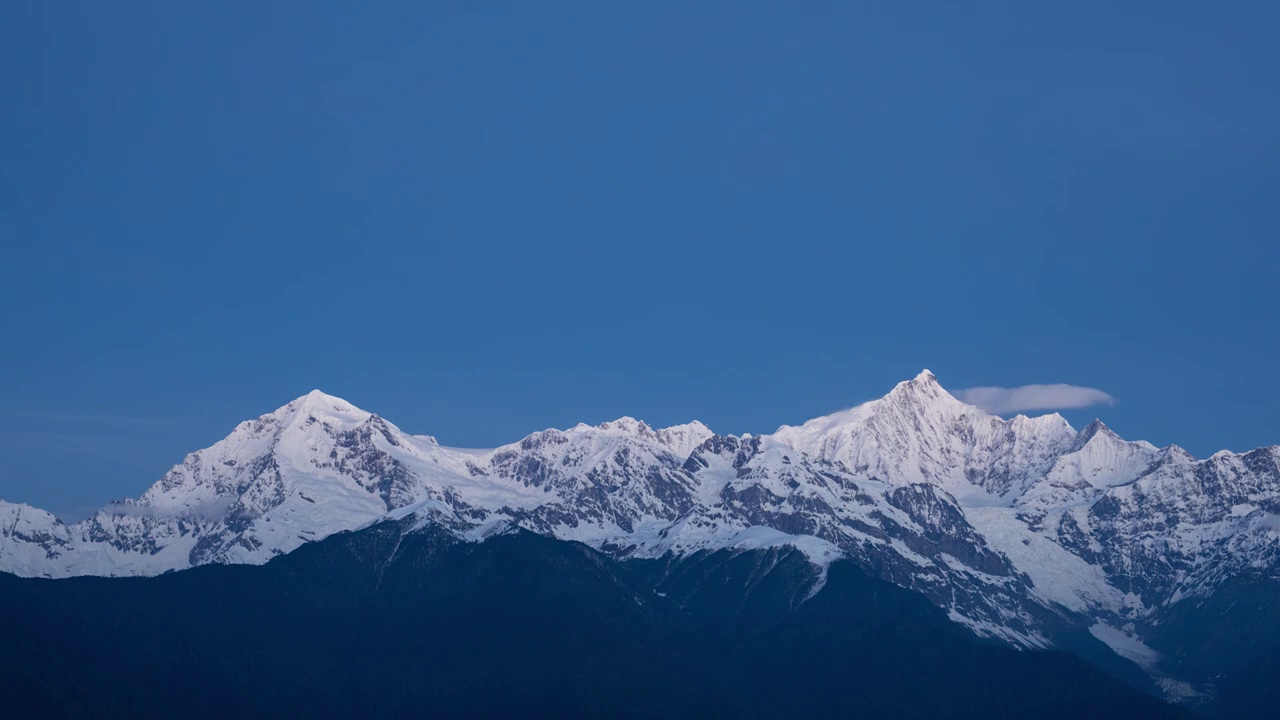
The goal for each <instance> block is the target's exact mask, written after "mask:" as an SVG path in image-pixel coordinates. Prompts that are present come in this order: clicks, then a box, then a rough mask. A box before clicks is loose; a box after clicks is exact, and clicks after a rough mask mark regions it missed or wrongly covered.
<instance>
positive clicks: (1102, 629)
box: [1089, 622, 1160, 668]
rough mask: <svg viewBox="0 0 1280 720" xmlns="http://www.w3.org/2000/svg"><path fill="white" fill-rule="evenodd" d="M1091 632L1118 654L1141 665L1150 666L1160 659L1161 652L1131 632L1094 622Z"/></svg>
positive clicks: (1090, 628)
mask: <svg viewBox="0 0 1280 720" xmlns="http://www.w3.org/2000/svg"><path fill="white" fill-rule="evenodd" d="M1089 633H1090V634H1092V635H1093V636H1094V637H1096V638H1098V639H1099V640H1101V641H1102V642H1104V643H1106V644H1107V646H1108V647H1110V648H1111V649H1112V650H1114V651H1115V653H1116V654H1117V655H1119V656H1120V657H1122V658H1127V659H1129V660H1132V661H1133V662H1135V663H1137V664H1138V666H1139V667H1143V668H1150V667H1152V666H1154V665H1155V664H1156V663H1157V662H1159V661H1160V653H1158V652H1156V651H1155V650H1152V649H1151V648H1149V647H1147V646H1146V644H1144V643H1143V642H1142V641H1141V640H1139V639H1138V638H1136V637H1134V636H1133V635H1131V634H1130V633H1127V632H1124V631H1123V630H1117V629H1116V628H1113V627H1111V626H1110V625H1107V624H1106V623H1100V622H1099V623H1094V624H1093V625H1091V626H1090V627H1089Z"/></svg>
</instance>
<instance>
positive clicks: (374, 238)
mask: <svg viewBox="0 0 1280 720" xmlns="http://www.w3.org/2000/svg"><path fill="white" fill-rule="evenodd" d="M206 5H209V7H195V6H194V5H193V4H191V3H162V2H154V3H145V2H131V3H74V2H73V3H35V2H18V3H7V4H5V5H4V7H3V8H2V9H0V61H2V62H0V77H2V79H3V86H4V88H5V93H4V94H5V103H4V112H3V113H0V123H2V124H3V125H2V127H0V130H3V133H2V134H0V144H2V147H0V150H2V151H3V156H4V158H5V160H4V162H3V163H0V183H3V185H2V186H0V238H3V248H4V260H3V263H0V301H2V302H0V336H2V337H4V338H5V341H4V345H5V351H4V352H3V353H2V354H0V497H3V498H5V499H7V500H12V501H25V502H31V503H33V504H36V505H41V506H45V507H48V508H49V509H51V510H54V511H55V512H60V513H64V514H68V515H73V514H76V513H79V512H83V511H84V509H85V508H87V507H90V506H95V505H98V504H101V503H103V502H105V501H107V500H109V499H112V498H118V497H122V496H126V495H136V494H138V493H139V492H141V491H142V490H143V489H145V487H147V486H148V485H149V484H150V483H151V482H153V481H154V480H156V479H157V478H158V477H159V476H160V475H161V474H162V473H163V472H164V471H165V469H167V468H168V466H169V465H171V464H173V463H175V462H178V461H180V460H181V458H182V456H183V454H184V453H186V452H188V451H191V450H194V449H197V448H200V447H204V446H206V445H208V444H210V443H212V442H213V441H215V440H217V439H219V438H220V437H222V436H223V435H225V434H226V433H227V432H228V431H229V430H230V429H231V428H232V427H233V426H234V425H235V423H236V422H238V421H240V420H242V419H245V418H248V417H253V416H256V415H258V414H261V413H263V412H268V411H270V410H272V409H274V408H275V407H277V406H279V405H282V404H284V403H285V402H287V401H288V400H290V399H292V398H293V397H295V396H298V395H301V394H303V393H305V392H306V391H308V390H310V389H312V388H314V387H319V388H321V389H324V390H325V391H326V392H329V393H331V394H335V395H339V396H343V397H345V398H347V399H348V400H350V401H352V402H354V403H356V404H358V405H360V406H362V407H365V408H367V409H371V410H375V411H377V412H379V413H381V414H382V415H384V416H385V417H387V418H389V419H391V420H393V421H394V422H396V423H397V424H399V425H400V426H401V427H403V428H404V429H406V430H408V431H411V432H421V433H432V434H436V435H438V436H439V437H440V439H441V440H442V441H443V442H445V443H447V444H454V445H479V446H485V445H494V444H498V443H502V442H506V441H511V440H514V439H517V438H519V437H521V436H523V435H524V434H526V433H528V432H530V431H533V430H537V429H540V428H544V427H548V426H567V425H572V424H574V423H576V422H578V421H591V422H598V421H602V420H605V419H609V418H612V417H616V416H619V415H623V414H628V415H633V416H637V417H641V418H644V419H646V420H648V421H649V422H651V423H653V424H657V425H660V424H669V423H675V422H682V421H686V420H688V419H690V418H695V417H696V418H699V419H701V420H703V421H705V422H707V423H708V424H709V425H711V426H712V427H713V428H715V429H717V430H719V431H721V432H735V433H738V432H747V431H750V432H762V431H770V430H772V429H774V428H776V427H777V426H778V425H779V424H781V423H784V422H798V421H801V420H804V419H806V418H808V417H811V416H814V415H817V414H822V413H825V412H828V411H831V410H835V409H838V408H841V407H845V406H849V405H852V404H855V403H857V402H859V401H862V400H865V399H868V398H870V397H873V396H877V395H879V394H882V393H883V392H884V391H886V390H887V389H889V388H890V387H892V385H893V384H894V383H895V382H897V381H899V380H902V379H906V378H909V377H911V376H913V375H914V374H915V373H916V372H918V371H919V370H920V369H921V368H924V367H928V368H930V369H932V370H933V371H934V372H935V373H937V375H938V377H939V379H940V380H941V381H942V383H943V384H944V385H946V386H947V387H950V388H965V387H969V386H979V385H982V386H987V385H994V386H1006V387H1007V386H1017V385H1024V384H1029V383H1071V384H1077V385H1082V386H1088V387H1092V388H1098V389H1100V390H1102V391H1105V392H1106V393H1109V394H1110V395H1112V396H1114V398H1115V399H1116V400H1117V402H1116V403H1115V404H1114V405H1103V406H1099V407H1097V408H1091V409H1088V410H1076V411H1070V412H1067V413H1065V414H1066V415H1067V416H1068V418H1069V419H1071V420H1072V421H1073V422H1074V423H1076V424H1077V425H1080V424H1083V423H1084V422H1087V421H1088V420H1089V419H1091V417H1092V416H1093V415H1095V414H1096V415H1100V416H1101V417H1102V418H1103V419H1104V420H1105V421H1106V422H1107V423H1108V424H1109V425H1111V426H1112V427H1113V428H1115V429H1116V430H1117V431H1118V432H1120V433H1121V434H1122V435H1125V436H1127V437H1131V438H1145V439H1148V440H1151V441H1153V442H1156V443H1158V444H1167V443H1170V442H1177V443H1178V444H1180V445H1183V446H1184V447H1187V448H1188V449H1190V450H1192V451H1193V452H1195V453H1197V454H1201V455H1206V454H1208V453H1211V452H1213V451H1214V450H1216V449H1219V448H1222V447H1227V448H1232V449H1247V448H1250V447H1253V446H1257V445H1263V444H1273V443H1277V442H1280V380H1278V379H1277V374H1276V372H1275V369H1276V359H1277V358H1278V357H1280V333H1278V332H1277V323H1276V317H1277V314H1278V310H1280V289H1277V280H1278V279H1280V249H1277V247H1276V239H1277V236H1278V234H1280V233H1278V232H1277V231H1278V230H1280V215H1278V214H1277V210H1276V208H1277V205H1276V198H1277V197H1278V196H1280V132H1277V130H1276V128H1280V97H1278V94H1277V91H1276V83H1275V77H1276V75H1277V72H1278V71H1280V62H1278V60H1280V57H1278V54H1280V50H1277V46H1276V44H1275V43H1274V36H1273V30H1274V28H1275V27H1276V24H1277V21H1280V11H1278V10H1277V9H1276V6H1275V5H1274V4H1271V3H1248V4H1223V5H1212V4H1204V3H1142V2H1135V3H1122V4H1115V3H1087V2H1086V3H1072V4H1067V3H1060V4H1054V5H1062V6H1063V7H1055V8H1045V7H1042V6H1043V5H1045V4H1044V3H1024V4H1016V5H1015V4H1010V5H997V4H985V3H981V4H978V5H977V6H976V9H974V8H964V9H960V8H957V7H955V6H954V4H952V3H936V4H915V3H882V4H878V5H884V6H886V7H880V8H870V7H862V6H865V5H870V4H867V3H856V4H855V3H807V4H804V5H803V7H801V6H796V5H790V6H786V5H782V4H778V3H754V2H745V3H732V4H729V3H723V4H699V3H671V4H652V3H626V4H624V3H537V4H534V3H512V4H506V3H504V4H489V3H443V2H442V3H403V4H397V3H387V4H379V7H378V8H376V9H371V8H369V7H367V5H366V4H356V3H351V4H349V5H345V6H340V5H339V4H336V3H334V4H330V3H326V4H324V5H325V6H326V7H325V9H323V10H321V9H318V8H317V7H314V4H311V3H305V4H304V3H267V4H263V3H243V2H228V3H210V4H206ZM1068 5H1069V7H1068ZM215 6H216V7H215ZM851 6H857V7H851Z"/></svg>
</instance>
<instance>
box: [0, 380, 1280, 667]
mask: <svg viewBox="0 0 1280 720" xmlns="http://www.w3.org/2000/svg"><path fill="white" fill-rule="evenodd" d="M386 518H393V519H400V520H402V521H404V522H409V523H411V524H416V525H418V526H427V525H432V526H436V527H439V528H442V529H444V530H446V531H448V532H450V533H452V534H454V535H456V536H458V537H461V538H465V539H471V540H480V539H483V538H485V537H489V536H491V535H492V534H493V533H494V532H497V531H498V530H500V529H501V528H507V527H521V528H525V529H527V530H531V531H533V532H536V533H540V534H543V535H548V536H553V537H556V538H560V539H564V540H576V541H581V542H584V543H586V544H588V545H590V546H592V547H595V548H597V549H600V550H603V551H605V552H607V553H609V554H611V555H613V556H615V557H617V558H619V559H644V558H663V557H667V558H679V557H688V556H692V555H694V554H696V553H700V552H704V551H717V550H730V551H733V550H735V549H738V550H746V549H759V548H767V547H779V546H785V545H789V546H794V547H796V548H798V549H799V550H801V551H802V552H803V553H804V555H805V556H806V557H807V558H808V559H809V561H810V563H811V564H812V566H813V568H814V573H815V578H814V583H813V587H812V588H808V589H806V590H805V595H806V596H807V595H808V594H810V593H811V592H820V588H821V575H822V568H823V567H825V566H826V565H827V564H828V563H830V562H831V561H832V560H834V559H835V558H837V557H844V558H848V559H849V560H851V561H853V562H855V563H856V564H858V565H859V566H860V567H861V568H862V569H863V571H865V572H867V573H869V574H871V575H873V576H874V577H879V578H881V579H884V580H888V581H891V582H893V583H895V584H897V585H900V586H902V587H906V588H910V589H912V590H915V591H918V592H920V593H922V594H924V595H925V596H926V597H928V598H929V599H930V600H932V601H933V602H934V603H935V604H937V605H938V606H940V607H942V608H943V609H944V610H945V611H947V612H948V613H949V615H950V616H951V618H952V619H953V620H955V621H957V622H959V623H961V624H963V625H965V626H967V627H969V628H971V629H972V630H974V631H975V632H977V633H978V634H979V635H983V636H987V637H991V638H995V639H999V640H1003V641H1005V642H1008V643H1011V644H1014V645H1017V646H1021V647H1048V646H1052V645H1055V644H1058V643H1059V642H1060V639H1061V638H1062V637H1064V633H1067V632H1073V631H1079V630H1081V629H1082V628H1083V629H1088V630H1089V631H1091V632H1092V633H1093V634H1094V635H1095V636H1096V637H1098V638H1099V639H1100V640H1102V641H1104V642H1106V643H1107V644H1108V645H1110V646H1111V647H1112V648H1114V649H1115V650H1116V652H1118V653H1120V654H1121V655H1123V656H1125V657H1127V658H1129V659H1131V660H1133V661H1135V662H1138V663H1139V664H1141V665H1143V666H1144V667H1146V668H1148V669H1149V670H1150V671H1151V672H1152V673H1154V674H1155V675H1157V676H1159V677H1161V678H1162V679H1163V680H1164V681H1166V682H1167V683H1168V687H1169V689H1170V690H1171V692H1194V691H1195V688H1193V687H1191V685H1187V684H1180V683H1179V681H1176V680H1173V679H1171V678H1172V677H1173V676H1176V675H1177V672H1176V670H1177V667H1176V665H1177V663H1176V662H1173V661H1172V660H1171V659H1170V658H1168V657H1164V656H1163V655H1162V652H1161V649H1160V648H1161V647H1165V648H1170V647H1172V645H1171V644H1170V643H1171V641H1170V640H1169V639H1168V638H1167V633H1162V632H1161V631H1159V626H1160V623H1161V619H1162V618H1164V617H1166V616H1167V615H1168V614H1169V613H1170V612H1172V610H1171V608H1175V607H1178V606H1180V605H1183V604H1185V603H1187V602H1189V601H1195V600H1193V599H1197V598H1198V599H1203V598H1205V597H1208V596H1209V595H1211V594H1212V593H1213V592H1214V591H1215V589H1216V588H1218V587H1221V586H1224V584H1229V583H1230V581H1232V579H1233V578H1237V577H1238V576H1241V574H1242V573H1247V574H1248V576H1249V578H1250V587H1258V586H1259V585H1258V583H1259V582H1261V583H1263V584H1264V586H1265V583H1266V582H1274V580H1275V578H1276V577H1277V572H1278V570H1277V568H1278V567H1280V564H1278V560H1280V449H1277V448H1263V449H1259V450H1255V451H1253V452H1249V453H1244V454H1233V453H1225V452H1224V453H1218V454H1216V455H1214V456H1213V457H1211V458H1208V459H1204V460H1200V459H1196V458H1194V457H1192V456H1191V455H1190V454H1188V453H1187V452H1186V451H1184V450H1182V449H1181V448H1178V447H1176V446H1171V447H1168V448H1163V449H1161V448H1156V447H1154V446H1152V445H1150V444H1147V443H1141V442H1129V441H1126V440H1123V439H1122V438H1120V437H1118V436H1117V435H1116V434H1115V433H1114V432H1112V431H1111V430H1110V429H1109V428H1107V427H1106V426H1105V425H1103V424H1102V423H1101V422H1095V423H1092V424H1090V425H1089V426H1088V427H1086V428H1084V429H1082V430H1080V431H1076V430H1074V429H1073V428H1071V426H1070V425H1068V423H1067V422H1066V421H1065V420H1064V419H1063V418H1062V417H1060V416H1058V415H1053V414H1051V415H1045V416H1041V417H1035V418H1028V417H1023V416H1018V417H1015V418H1012V419H1003V418H1000V417H996V416H993V415H989V414H987V413H984V412H982V411H981V410H979V409H977V408H975V407H973V406H970V405H966V404H964V403H962V402H960V401H959V400H957V399H956V398H954V397H952V396H951V395H950V394H949V393H947V392H946V390H944V389H943V388H942V386H941V385H939V383H938V382H937V379H936V378H935V377H934V376H933V375H932V374H931V373H929V372H928V371H925V372H923V373H921V374H920V375H919V376H918V377H916V378H914V379H912V380H910V381H907V382H904V383H900V384H899V385H898V386H897V387H895V388H894V389H893V390H892V391H891V392H890V393H889V394H887V395H886V396H885V397H883V398H880V399H878V400H875V401H872V402H868V403H864V404H862V405H859V406H857V407H854V408H851V409H849V410H844V411H841V412H838V413H834V414H832V415H828V416H824V417H820V418H816V419H814V420H811V421H809V422H806V423H804V424H803V425H799V426H794V427H786V426H784V427H782V428H779V429H778V431H777V432H775V433H773V434H770V435H760V436H753V435H746V436H742V437H736V436H728V435H718V434H715V433H714V432H712V431H711V430H710V429H708V428H707V427H706V426H704V425H702V424H701V423H697V422H694V423H690V424H687V425H681V426H677V427H672V428H661V429H655V428H651V427H649V426H648V425H646V424H645V423H643V422H641V421H638V420H634V419H632V418H621V419H619V420H616V421H613V422H608V423H603V424H601V425H597V426H588V425H578V426H576V427H573V428H569V429H567V430H545V431H542V432H537V433H534V434H532V435H530V436H528V437H526V438H524V439H522V440H520V441H518V442H515V443H512V444H510V445H505V446H503V447H499V448H495V449H487V450H467V449H457V448H448V447H444V446H441V445H440V444H439V443H437V442H436V440H435V439H434V438H432V437H430V436H425V435H410V434H408V433H405V432H403V431H402V430H400V429H399V428H397V427H396V426H395V425H394V424H392V423H391V422H389V421H387V420H385V419H383V418H381V417H379V416H378V415H374V414H371V413H368V412H365V411H363V410H360V409H358V408H356V407H354V406H352V405H351V404H349V403H347V402H345V401H343V400H341V399H339V398H335V397H332V396H329V395H325V394H324V393H321V392H319V391H314V392H312V393H309V394H308V395H306V396H304V397H301V398H298V399H297V400H295V401H293V402H291V403H289V404H288V405H285V406H284V407H282V408H280V409H279V410H277V411H275V412H273V413H270V414H268V415H264V416H262V417H260V418H258V419H256V420H252V421H248V422H244V423H241V424H240V425H239V426H237V427H236V428H235V430H234V431H233V432H232V433H231V434H230V435H228V436H227V437H226V438H225V439H223V440H221V441H220V442H218V443H216V444H215V445H213V446H211V447H209V448H206V449H204V450H200V451H198V452H195V453H192V454H191V455H189V456H187V458H185V459H184V461H183V462H182V463H181V464H179V465H177V466H175V467H174V468H173V469H172V470H170V471H169V472H168V473H166V474H165V476H164V477H163V478H161V479H160V481H159V482H157V483H156V484H155V485H153V486H152V487H151V488H150V489H149V490H147V491H146V492H145V493H144V494H143V495H142V496H141V497H139V498H138V499H137V500H126V501H123V502H120V503H114V504H112V505H109V506H107V507H105V508H103V509H102V510H101V511H99V512H98V513H96V514H95V515H93V516H92V517H90V518H88V519H86V520H84V521H82V522H79V523H75V524H71V525H67V524H64V523H62V522H61V521H59V520H58V519H57V518H55V517H53V516H52V515H50V514H48V513H45V512H42V511H40V510H37V509H34V508H31V507H28V506H24V505H15V504H10V503H0V570H4V571H7V572H11V573H14V574H18V575H23V576H40V577H68V576H74V575H155V574H160V573H164V572H167V571H170V570H181V569H184V568H188V567H192V566H195V565H203V564H209V563H249V564H260V563H264V562H266V561H268V560H270V559H271V558H273V557H275V556H278V555H281V554H284V553H288V552H290V551H292V550H293V549H295V548H297V547H299V546H300V545H302V544H304V543H307V542H311V541H314V540H318V539H321V538H324V537H327V536H329V535H332V534H334V533H336V532H339V531H343V530H350V529H355V528H359V527H363V526H366V525H369V524H371V523H374V522H377V521H379V520H383V519H386ZM1259 578H1261V580H1259ZM1184 607H1185V606H1184ZM1167 652H1173V651H1172V650H1167ZM1166 676H1169V677H1166ZM1192 680H1193V681H1194V682H1195V683H1201V682H1203V681H1204V678H1199V677H1197V678H1193V679H1192Z"/></svg>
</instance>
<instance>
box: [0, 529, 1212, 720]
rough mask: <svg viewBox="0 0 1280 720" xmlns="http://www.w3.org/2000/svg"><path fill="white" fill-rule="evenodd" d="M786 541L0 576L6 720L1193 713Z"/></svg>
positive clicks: (508, 543)
mask: <svg viewBox="0 0 1280 720" xmlns="http://www.w3.org/2000/svg"><path fill="white" fill-rule="evenodd" d="M814 582H815V580H814V576H813V573H812V572H811V568H810V566H808V565H807V563H806V562H805V560H804V558H803V555H801V554H800V553H798V552H796V551H793V550H790V549H774V550H760V551H753V552H746V553H732V552H729V551H720V552H718V553H710V554H702V555H697V556H694V557H692V558H687V559H685V560H682V561H674V560H673V561H666V562H663V561H647V562H626V563H623V562H618V561H616V560H613V559H611V558H609V557H607V556H605V555H603V554H601V553H598V552H596V551H594V550H591V549H590V548H587V547H586V546H583V545H580V544H577V543H570V542H564V541H558V540H553V539H549V538H546V537H541V536H537V535H533V534H531V533H526V532H516V533H513V534H509V535H503V536H500V537H495V538H491V539H489V540H487V541H485V542H482V543H466V542H460V541H458V540H456V539H454V538H451V537H448V536H446V535H444V534H441V533H436V532H432V531H426V532H409V533H406V532H405V527H404V526H402V525H400V524H397V523H394V522H387V523H382V524H380V525H377V526H374V527H371V528H368V529H365V530H362V531H358V532H353V533H344V534H340V535H337V536H334V537H331V538H329V539H327V540H325V541H322V542H318V543H314V544H310V545H307V546H304V547H302V548H300V549H299V550H297V551H295V552H293V553H291V554H289V555H286V556H282V557H280V558H277V559H276V560H273V561H272V562H270V563H268V564H267V565H264V566H206V567H200V568H195V569H192V570H188V571H184V572H179V573H171V574H167V575H163V576H159V577H153V578H117V579H108V578H73V579H68V580H35V579H20V578H17V577H13V576H10V575H0V613H3V617H4V618H5V619H6V623H5V625H6V628H5V630H4V632H3V640H0V690H2V691H3V693H4V698H5V703H6V706H7V707H8V708H9V710H11V711H13V712H9V713H6V714H7V715H8V716H10V717H157V716H164V717H174V716H186V717H247V716H257V717H263V716H282V715H283V716H311V717H316V716H329V717H333V716H364V715H373V714H384V715H390V716H398V717H451V716H457V717H496V716H526V717H527V716H530V715H533V716H559V717H581V716H596V717H748V718H749V717H760V718H786V717H796V718H800V717H806V718H809V717H920V718H936V717H984V718H988V717H1032V716H1034V717H1186V716H1188V715H1187V713H1185V711H1182V710H1179V709H1177V708H1173V707H1171V706H1169V705H1165V704H1163V703H1162V702H1160V701H1159V700H1156V699H1155V698H1153V697H1150V696H1148V695H1145V694H1143V693H1141V692H1139V691H1137V690H1134V689H1132V688H1131V687H1129V686H1127V685H1125V684H1124V683H1122V682H1120V681H1118V680H1115V679H1113V678H1112V677H1110V676H1108V675H1105V674H1103V673H1102V672H1100V671H1099V670H1097V669H1095V668H1093V667H1092V666H1090V665H1088V664H1086V663H1085V662H1083V661H1081V660H1080V659H1078V658H1076V657H1074V656H1072V655H1068V654H1065V653H1060V652H1051V653H1032V652H1018V651H1015V650H1010V649H1006V648H1001V647H993V646H991V645H989V644H983V643H980V642H978V641H977V640H976V639H975V638H974V637H973V636H972V635H970V634H969V633H968V632H967V631H966V630H964V629H963V628H961V627H960V626H958V625H956V624H954V623H952V622H950V621H949V620H948V619H947V618H946V617H945V615H944V614H943V613H942V612H941V611H940V610H938V609H937V608H936V607H935V606H934V605H933V604H932V603H930V602H929V601H928V600H926V599H925V598H924V597H922V596H920V595H917V594H914V593H912V592H910V591H907V590H904V589H901V588H899V587H897V586H894V585H891V584H888V583H885V582H882V581H879V580H875V579H871V578H868V577H867V576H865V575H864V574H863V573H862V572H861V571H859V570H858V569H857V568H856V567H855V566H854V565H852V564H850V563H845V562H837V563H835V564H833V565H832V566H831V568H830V571H829V574H828V577H827V580H826V583H825V586H823V587H822V588H821V591H820V592H817V593H816V594H812V596H810V595H811V593H812V592H813V590H814V588H815V585H814Z"/></svg>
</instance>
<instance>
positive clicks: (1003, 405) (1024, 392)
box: [954, 383, 1116, 415]
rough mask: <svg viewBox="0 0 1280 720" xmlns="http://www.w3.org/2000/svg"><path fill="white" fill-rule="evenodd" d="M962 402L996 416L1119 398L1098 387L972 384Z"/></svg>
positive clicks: (1111, 401)
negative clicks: (978, 385) (1009, 386)
mask: <svg viewBox="0 0 1280 720" xmlns="http://www.w3.org/2000/svg"><path fill="white" fill-rule="evenodd" d="M954 394H955V396H956V397H957V398H958V399H960V400H961V401H962V402H967V403H969V404H970V405H977V406H978V407H979V408H982V409H983V410H986V411H987V412H989V413H992V414H995V415H1007V414H1009V413H1016V412H1025V411H1028V410H1073V409H1075V408H1085V407H1090V406H1093V405H1115V404H1116V399H1115V398H1113V397H1111V396H1110V395H1108V394H1107V393H1104V392H1102V391H1101V390H1098V389H1097V388H1090V387H1080V386H1079V385H1063V384H1061V383H1058V384H1054V385H1023V386H1022V387H1012V388H1002V387H973V388H967V389H964V390H958V391H956V392H955V393H954Z"/></svg>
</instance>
